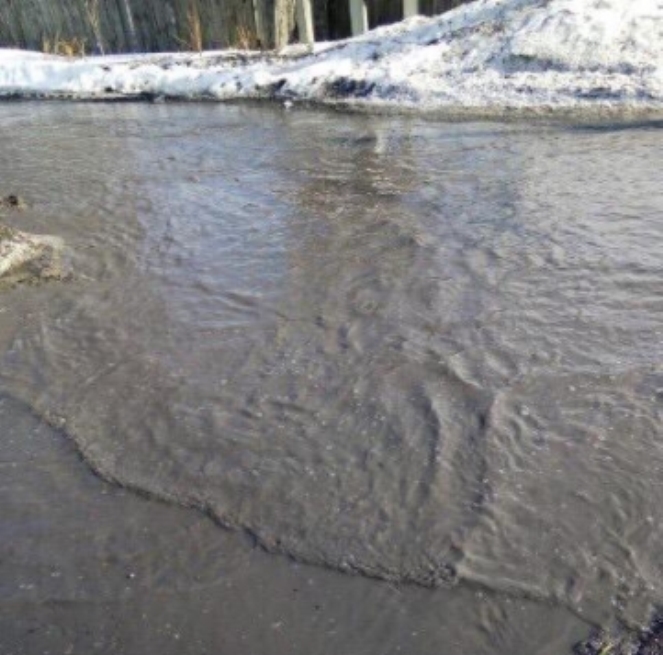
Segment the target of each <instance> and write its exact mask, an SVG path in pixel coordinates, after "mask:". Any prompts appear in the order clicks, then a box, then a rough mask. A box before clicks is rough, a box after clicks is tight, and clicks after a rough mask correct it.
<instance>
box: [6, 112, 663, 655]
mask: <svg viewBox="0 0 663 655" xmlns="http://www.w3.org/2000/svg"><path fill="white" fill-rule="evenodd" d="M0 110H1V111H0V123H1V124H2V127H3V145H2V150H1V152H0V172H1V179H2V184H3V185H4V186H6V187H7V189H6V190H7V191H8V192H9V191H12V192H17V193H19V194H21V195H22V196H23V197H25V198H26V199H27V200H28V202H29V204H30V208H29V209H28V210H27V211H25V212H23V213H21V214H14V215H12V216H10V217H9V218H8V219H7V221H8V222H11V224H12V225H14V226H15V227H19V228H21V229H25V230H29V231H35V232H48V233H54V234H58V235H59V236H62V237H63V238H64V239H65V240H67V241H68V243H69V244H70V245H71V247H72V250H73V252H72V265H73V267H74V270H75V271H76V278H75V280H73V281H71V282H70V283H67V284H59V285H58V284H51V285H47V286H42V287H34V288H33V287H20V288H18V289H15V290H13V291H11V292H10V293H6V294H3V296H2V299H1V302H0V346H1V347H2V350H1V352H0V391H1V392H2V398H3V399H2V405H0V411H1V414H0V419H1V420H2V423H3V425H4V426H5V428H4V434H3V439H4V441H5V445H4V446H3V448H4V449H5V456H3V458H2V459H3V467H4V468H5V469H6V470H7V471H9V474H8V476H7V478H5V485H4V486H3V489H2V494H3V498H4V497H6V498H7V500H6V504H5V505H4V506H5V507H6V508H8V509H5V510H3V513H4V514H5V516H3V514H0V519H2V520H0V536H2V541H3V542H4V543H6V544H7V545H6V546H5V549H6V552H5V556H6V558H5V559H6V561H7V562H9V564H8V565H5V569H4V570H3V572H2V575H0V589H4V592H3V598H2V600H3V602H6V603H8V605H9V606H10V607H11V608H12V621H10V623H8V625H10V624H11V626H13V627H12V628H11V629H10V628H7V630H8V632H7V634H10V635H11V636H10V637H9V638H11V639H14V640H15V641H14V642H10V641H7V642H6V643H7V644H10V643H11V644H13V643H18V644H20V643H21V640H22V639H24V638H25V639H27V637H25V635H26V634H28V632H29V630H30V629H31V628H30V626H29V625H28V624H29V623H30V621H35V622H36V627H35V626H33V629H34V632H33V633H29V634H30V635H31V636H32V635H41V636H36V637H34V638H35V639H36V641H35V642H34V643H35V644H36V646H35V648H41V647H42V646H43V645H48V644H51V643H57V644H58V645H59V644H60V643H61V642H62V643H63V644H64V643H65V642H66V643H71V644H73V645H74V647H79V644H82V645H83V646H80V647H86V648H89V647H90V644H92V645H93V646H94V643H96V642H94V641H93V637H90V640H92V641H90V640H89V641H84V640H83V641H76V639H83V638H82V637H80V634H81V630H80V629H77V627H76V626H77V625H79V624H85V625H88V626H92V629H91V632H93V633H97V634H100V633H103V635H107V637H103V638H101V637H100V638H99V642H98V643H99V644H100V645H99V646H98V647H97V646H95V648H98V650H101V651H105V652H114V651H113V648H116V650H117V649H118V648H120V646H117V645H116V646H113V643H116V644H122V648H124V650H125V651H126V650H127V649H129V650H131V649H134V650H136V649H143V650H142V651H141V652H151V651H150V650H149V649H150V648H151V649H153V650H154V652H157V650H158V651H159V652H165V651H163V648H165V646H164V645H163V644H164V643H168V644H171V646H169V647H171V648H173V649H175V648H179V650H173V652H205V650H204V649H205V648H215V647H216V648H218V647H219V644H222V645H225V646H226V647H227V648H229V649H230V650H228V652H240V653H241V652H247V653H248V652H290V653H292V652H302V653H303V652H307V653H310V652H330V653H331V652H335V653H338V652H353V653H358V652H367V653H374V652H386V653H391V652H399V651H403V652H409V653H415V652H422V653H424V652H431V650H430V649H431V648H436V649H438V650H439V649H440V648H442V651H440V652H444V653H468V652H472V653H498V652H503V653H514V652H516V653H562V652H567V650H568V647H569V644H570V643H571V642H572V641H573V639H575V638H577V637H578V636H579V635H581V634H582V631H583V630H585V629H586V625H585V623H584V622H587V623H589V622H597V623H601V624H605V623H610V622H611V621H614V620H616V619H623V620H627V621H642V620H646V618H647V616H648V615H649V613H650V612H651V611H652V609H653V608H654V607H655V606H656V605H657V604H658V603H660V602H661V597H662V596H663V575H662V574H663V556H662V555H661V552H662V551H661V549H660V543H661V537H662V536H663V535H662V534H661V530H662V528H661V526H662V525H663V522H662V519H663V505H662V504H661V502H660V500H661V497H662V495H663V488H662V483H661V479H662V478H661V473H662V470H663V446H662V445H661V429H660V416H659V415H660V412H661V409H662V408H663V404H662V403H663V371H662V370H661V368H660V361H661V355H662V352H661V351H662V350H663V342H662V341H661V338H660V337H661V330H663V313H661V310H662V309H663V307H662V306H661V300H660V283H661V279H662V276H663V265H662V264H661V260H660V252H659V251H660V248H659V246H660V243H661V239H662V238H663V222H661V218H662V217H663V193H662V192H661V191H660V188H661V175H660V166H659V162H658V160H659V153H660V148H661V146H662V145H663V132H662V131H661V130H660V129H658V126H656V125H640V126H613V127H609V126H601V127H596V126H593V127H592V126H574V125H570V124H565V125H543V124H534V125H527V124H522V123H520V124H512V125H508V124H507V125H497V124H440V123H434V122H425V121H416V120H404V119H395V118H376V117H372V118H370V117H357V116H355V117H348V116H338V115H332V114H318V113H307V112H286V111H281V110H279V109H273V108H266V109H265V108H262V109H258V108H236V107H233V108H228V107H218V106H212V105H210V106H207V105H203V106H189V105H181V106H143V105H124V106H119V105H118V106H105V107H101V106H92V105H87V106H86V105H79V106H74V105H61V104H49V105H5V106H3V107H1V108H0ZM624 128H627V129H624ZM24 435H32V436H31V437H30V439H32V440H33V441H29V440H28V441H26V440H25V437H24ZM26 443H27V445H26ZM17 444H18V445H17ZM30 444H33V446H30ZM79 459H82V460H84V462H85V464H83V463H81V461H79ZM86 467H87V468H86ZM90 467H91V468H92V469H93V470H94V471H95V472H96V473H97V474H98V475H99V476H101V477H102V478H104V479H106V480H108V481H111V482H113V483H114V484H113V485H108V484H107V483H104V482H102V481H101V480H99V479H98V477H94V476H93V475H92V474H91V473H89V468H90ZM12 478H13V479H12ZM135 492H138V494H136V493H135ZM99 498H103V502H101V501H99ZM163 501H166V502H163ZM100 502H101V505H100ZM183 507H184V508H198V509H199V510H203V512H199V511H198V512H197V511H195V509H183ZM206 516H208V517H211V518H212V519H213V520H214V522H213V521H211V520H209V519H208V518H206ZM54 517H57V518H54ZM90 517H94V518H93V520H92V521H91V520H90ZM215 523H216V524H215ZM219 525H221V526H224V527H226V528H230V529H231V531H224V530H223V529H222V528H221V527H219ZM63 526H65V527H63ZM63 532H64V533H65V535H64V536H63V534H62V533H63ZM10 543H13V544H14V545H12V546H10V545H9V544H10ZM46 544H48V545H46ZM50 545H52V548H51V547H50ZM267 552H270V553H275V554H280V555H281V557H278V556H277V557H274V556H271V555H268V554H267ZM137 553H140V556H138V555H137ZM284 555H285V556H288V557H283V556H284ZM137 560H138V561H139V563H138V564H137V563H136V561H137ZM310 565H317V566H310ZM132 567H138V568H141V567H142V568H141V571H140V576H139V575H137V574H135V573H134V571H133V568H132ZM81 571H82V572H81ZM339 572H345V573H355V574H361V575H360V576H354V577H351V576H348V575H342V574H340V573H339ZM53 573H54V574H55V575H54V576H53V575H51V574H53ZM134 576H135V577H134ZM380 580H382V581H383V582H380ZM384 581H386V583H385V582H384ZM404 583H409V584H404ZM429 587H433V588H435V589H434V590H430V589H429ZM300 588H303V589H305V590H306V594H308V596H307V598H306V600H304V601H302V600H301V599H302V596H301V594H300V591H299V589H300ZM293 589H296V590H297V591H292V590H293ZM311 589H314V590H315V593H313V592H312V591H311ZM201 590H202V591H201ZM316 594H317V595H316ZM99 597H101V598H102V599H103V602H106V603H110V604H111V605H112V606H113V607H114V608H115V615H114V614H113V612H111V611H109V610H108V609H107V607H106V606H103V607H104V609H103V610H102V611H100V610H99V602H100V601H98V600H95V599H97V598H99ZM286 598H287V601H288V602H286ZM68 603H71V604H72V606H71V607H70V606H69V605H68ZM138 607H140V608H141V610H140V611H141V612H143V616H144V617H145V618H144V619H143V621H144V622H143V623H142V624H141V623H140V621H141V619H140V617H139V615H140V612H139V611H138V610H137V609H136V608H138ZM286 607H287V609H286ZM325 607H326V608H327V611H328V612H331V614H333V616H331V617H330V616H326V617H325V618H324V619H322V618H321V612H323V608H325ZM44 608H47V610H46V609H44ZM128 608H129V609H128ZM256 608H257V609H256ZM285 611H287V612H289V614H288V618H287V619H283V618H279V613H283V612H285ZM251 613H254V614H255V616H257V617H258V618H255V617H254V618H255V621H254V622H253V623H252V622H251V621H249V620H248V618H247V615H250V614H251ZM171 615H172V616H173V617H175V618H174V619H173V621H175V623H176V622H177V620H179V622H180V623H182V621H181V619H182V617H183V616H184V617H187V619H186V621H185V622H184V623H185V624H186V626H188V628H187V629H189V630H192V634H191V635H190V636H188V637H187V638H186V639H185V642H186V644H187V646H186V648H189V649H190V650H182V649H183V648H184V647H183V646H182V645H180V646H177V647H176V646H173V645H172V644H174V643H175V642H176V641H178V640H179V639H180V638H181V637H182V630H181V629H180V631H179V632H177V631H175V630H174V629H172V630H170V631H169V629H167V628H165V627H164V626H165V625H166V623H167V624H168V625H170V626H171V627H172V626H173V625H175V623H173V621H170V620H169V621H165V620H162V619H163V617H166V616H171ZM219 615H222V616H224V617H227V618H226V620H227V622H228V625H227V627H225V629H223V630H221V629H220V628H219ZM26 617H29V620H28V619H27V618H26ZM113 617H114V618H113ZM265 617H268V618H265ZM274 617H275V618H274ZM330 618H331V619H332V622H331V623H329V622H328V621H329V619H330ZM14 619H16V620H14ZM272 619H273V620H272ZM325 621H327V622H325ZM17 626H18V627H17ZM26 626H27V627H26ZM52 626H58V628H57V630H56V632H57V635H58V636H57V637H54V636H53V634H55V633H52V634H50V636H49V633H47V628H48V629H50V627H52ZM95 626H96V627H95ZM251 626H253V627H251ZM285 626H287V628H286V627H285ZM329 626H332V627H329ZM79 627H80V626H79ZM24 629H25V632H21V631H22V630H24ZM284 629H286V630H290V631H291V632H289V633H288V637H287V638H283V630H284ZM274 634H276V635H279V637H277V638H274V637H273V635H274ZM21 635H24V636H23V637H22V636H21ZM74 635H75V637H74ZM194 635H195V638H194ZM421 635H425V637H424V638H423V639H421ZM9 638H8V639H9ZM31 638H32V637H31ZM39 639H42V641H39ZM49 639H51V641H49ZM53 639H60V640H61V642H58V641H52V640H53ZM104 639H106V641H104ZM113 639H116V640H119V641H116V642H113V641H112V640H113ZM123 639H124V641H122V640H123ZM140 639H143V640H144V641H140ZM195 639H198V642H195ZM275 639H276V641H275ZM278 639H283V643H280V642H278ZM339 639H340V641H338V640H339ZM164 640H165V641H164ZM169 640H170V641H169ZM224 640H226V641H224ZM334 640H336V641H334ZM162 642H163V643H162ZM194 643H197V644H198V645H197V646H195V645H194ZM231 643H232V644H234V645H232V646H231V645H229V644H231ZM242 644H244V646H242ZM0 645H2V646H3V647H4V648H5V649H9V646H7V645H6V644H2V641H0ZM12 647H14V648H16V646H12ZM145 648H147V649H148V650H147V651H146V650H145ZM196 648H198V650H196ZM339 648H341V649H342V650H341V651H339V650H338V649H339ZM35 652H40V651H35ZM136 652H137V650H136Z"/></svg>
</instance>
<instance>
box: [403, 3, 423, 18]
mask: <svg viewBox="0 0 663 655" xmlns="http://www.w3.org/2000/svg"><path fill="white" fill-rule="evenodd" d="M419 13H420V12H419V0H403V18H410V17H412V16H418V15H419Z"/></svg>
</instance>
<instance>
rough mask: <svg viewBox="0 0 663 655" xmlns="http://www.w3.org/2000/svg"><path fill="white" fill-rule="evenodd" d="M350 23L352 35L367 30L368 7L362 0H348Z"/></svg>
mask: <svg viewBox="0 0 663 655" xmlns="http://www.w3.org/2000/svg"><path fill="white" fill-rule="evenodd" d="M350 25H351V26H352V36H358V35H359V34H363V33H364V32H368V9H366V3H365V2H364V0H350Z"/></svg>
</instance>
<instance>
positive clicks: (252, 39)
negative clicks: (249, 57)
mask: <svg viewBox="0 0 663 655" xmlns="http://www.w3.org/2000/svg"><path fill="white" fill-rule="evenodd" d="M232 47H233V48H235V49H236V50H258V49H259V47H260V45H259V43H258V37H257V35H256V34H255V32H253V31H252V30H250V29H249V28H248V27H247V26H246V25H241V24H240V25H238V26H237V27H236V28H235V38H234V39H233V42H232Z"/></svg>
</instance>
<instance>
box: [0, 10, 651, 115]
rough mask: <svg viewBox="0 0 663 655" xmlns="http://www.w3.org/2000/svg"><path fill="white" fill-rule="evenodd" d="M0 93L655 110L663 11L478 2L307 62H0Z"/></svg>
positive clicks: (267, 58)
mask: <svg viewBox="0 0 663 655" xmlns="http://www.w3.org/2000/svg"><path fill="white" fill-rule="evenodd" d="M0 94H2V95H37V96H40V95H44V96H72V97H85V98H103V97H112V96H118V95H119V96H147V97H160V96H164V97H170V98H188V99H193V98H210V99H217V100H233V99H243V98H254V99H255V98H261V99H262V98H270V99H281V100H292V101H298V100H302V101H309V102H317V103H326V104H335V103H343V104H350V105H355V106H356V105H363V106H375V107H409V108H421V109H432V110H436V109H450V110H472V109H474V110H482V109H483V110H508V109H547V108H548V109H556V108H558V109H583V108H591V107H597V108H608V109H609V108H618V109H645V110H655V111H659V110H663V0H477V1H476V2H473V3H471V4H468V5H464V6H461V7H459V8H458V9H456V10H454V11H452V12H449V13H447V14H444V15H442V16H438V17H435V18H421V17H418V18H413V19H409V20H407V21H403V22H402V23H398V24H396V25H391V26H389V27H384V28H380V29H377V30H374V31H372V32H369V33H367V34H365V35H362V36H361V37H357V38H354V39H349V40H346V41H341V42H337V43H328V44H319V45H318V46H316V48H315V49H314V51H313V52H312V53H308V52H306V51H302V48H289V49H286V50H284V51H282V52H281V53H277V54H274V53H272V54H270V55H260V54H258V53H238V52H215V53H205V54H203V55H197V54H196V55H194V54H188V55H182V54H179V55H139V56H133V57H131V56H128V57H106V58H101V57H97V58H90V59H84V60H67V59H62V58H58V57H50V56H44V55H39V54H34V53H25V52H18V51H0Z"/></svg>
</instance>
